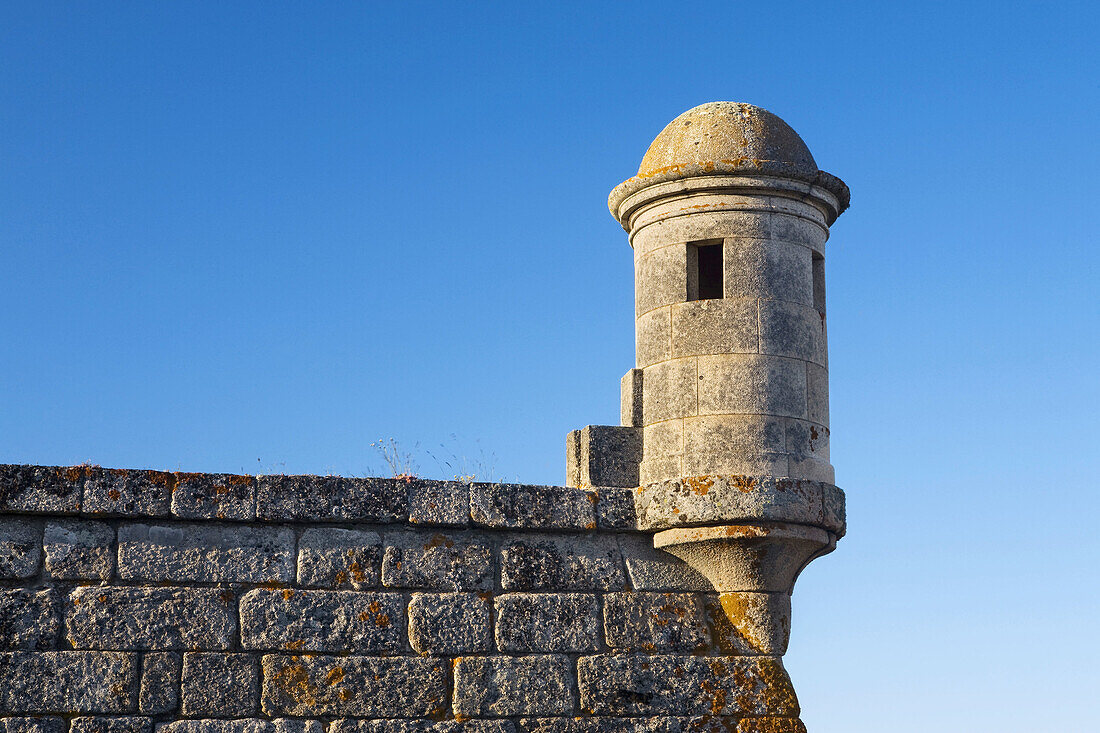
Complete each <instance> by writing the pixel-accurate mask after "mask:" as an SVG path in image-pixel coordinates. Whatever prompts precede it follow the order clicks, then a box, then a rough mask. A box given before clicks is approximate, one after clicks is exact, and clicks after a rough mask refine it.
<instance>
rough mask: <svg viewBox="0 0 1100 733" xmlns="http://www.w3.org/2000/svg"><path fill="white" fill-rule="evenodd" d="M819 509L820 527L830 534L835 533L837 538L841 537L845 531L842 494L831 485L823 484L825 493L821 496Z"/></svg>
mask: <svg viewBox="0 0 1100 733" xmlns="http://www.w3.org/2000/svg"><path fill="white" fill-rule="evenodd" d="M821 508H822V512H821V513H822V518H821V519H822V521H821V523H822V526H824V527H825V528H826V529H828V530H829V531H830V532H835V533H836V534H837V536H838V537H843V536H844V533H845V531H846V530H847V515H846V513H845V501H844V492H843V491H842V490H841V489H840V488H839V487H837V486H834V485H833V484H825V493H824V495H823V496H822V500H821Z"/></svg>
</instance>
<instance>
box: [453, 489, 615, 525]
mask: <svg viewBox="0 0 1100 733" xmlns="http://www.w3.org/2000/svg"><path fill="white" fill-rule="evenodd" d="M470 516H471V518H472V519H473V521H474V523H475V524H480V525H482V526H485V527H493V528H496V529H500V528H514V529H593V528H595V526H596V511H595V507H594V504H593V501H592V497H591V495H590V494H589V493H588V492H587V491H584V490H581V489H576V488H571V487H568V486H527V485H521V484H471V485H470Z"/></svg>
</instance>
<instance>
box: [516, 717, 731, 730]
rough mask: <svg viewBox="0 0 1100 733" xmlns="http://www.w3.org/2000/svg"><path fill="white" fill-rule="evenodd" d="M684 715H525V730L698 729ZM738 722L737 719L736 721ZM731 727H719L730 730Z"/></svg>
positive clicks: (522, 721) (522, 723)
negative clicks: (563, 716) (542, 716)
mask: <svg viewBox="0 0 1100 733" xmlns="http://www.w3.org/2000/svg"><path fill="white" fill-rule="evenodd" d="M685 722H687V719H683V718H669V717H660V718H656V717H655V718H524V719H523V720H521V721H520V725H519V727H520V730H521V731H523V733H685V732H686V731H688V730H693V731H694V730H695V729H694V728H690V727H687V726H685V725H684V723H685ZM734 725H736V721H735V722H734ZM730 730H731V729H728V728H727V729H724V730H723V729H716V730H715V733H720V732H721V733H729V731H730Z"/></svg>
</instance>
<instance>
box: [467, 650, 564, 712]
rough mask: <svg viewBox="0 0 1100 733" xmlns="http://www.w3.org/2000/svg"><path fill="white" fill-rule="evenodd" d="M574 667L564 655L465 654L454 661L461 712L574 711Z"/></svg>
mask: <svg viewBox="0 0 1100 733" xmlns="http://www.w3.org/2000/svg"><path fill="white" fill-rule="evenodd" d="M572 667H573V665H572V664H571V663H570V661H569V658H568V657H565V656H560V655H546V656H541V655H536V656H528V657H460V658H459V659H458V660H457V661H456V662H455V666H454V675H455V683H454V684H455V687H454V712H455V715H456V716H465V717H488V718H506V717H511V716H515V715H571V714H572V713H573V710H574V706H573V696H574V687H573V669H572Z"/></svg>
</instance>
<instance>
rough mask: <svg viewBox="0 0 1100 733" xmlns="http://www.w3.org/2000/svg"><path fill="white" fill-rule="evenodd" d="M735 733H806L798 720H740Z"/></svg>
mask: <svg viewBox="0 0 1100 733" xmlns="http://www.w3.org/2000/svg"><path fill="white" fill-rule="evenodd" d="M736 733H806V726H805V725H803V723H802V721H801V720H799V719H798V718H773V717H766V718H742V719H741V721H740V722H739V723H738V724H737V732H736Z"/></svg>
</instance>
